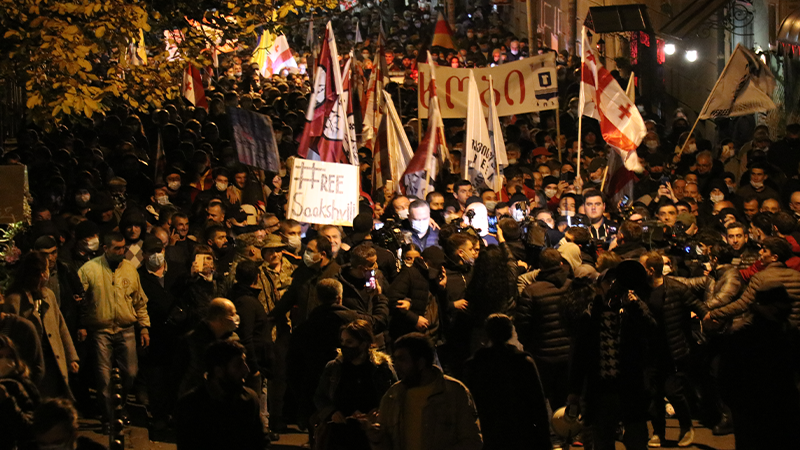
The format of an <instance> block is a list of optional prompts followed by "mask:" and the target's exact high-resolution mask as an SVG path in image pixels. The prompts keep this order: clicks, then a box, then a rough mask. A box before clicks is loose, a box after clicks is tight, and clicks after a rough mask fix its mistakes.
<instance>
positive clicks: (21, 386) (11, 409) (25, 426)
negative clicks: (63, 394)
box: [0, 334, 39, 450]
mask: <svg viewBox="0 0 800 450" xmlns="http://www.w3.org/2000/svg"><path fill="white" fill-rule="evenodd" d="M38 405H39V391H38V389H36V386H35V385H34V384H33V382H32V381H31V380H30V378H29V372H28V366H26V365H25V363H24V362H22V359H20V357H19V354H18V353H17V349H16V347H14V343H13V342H11V339H9V338H8V336H5V335H3V334H0V424H2V428H3V430H2V432H0V450H12V449H15V448H17V446H18V444H21V443H24V442H27V441H29V440H30V439H31V423H32V419H33V410H34V409H36V407H37V406H38Z"/></svg>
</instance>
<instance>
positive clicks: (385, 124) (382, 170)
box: [372, 91, 414, 192]
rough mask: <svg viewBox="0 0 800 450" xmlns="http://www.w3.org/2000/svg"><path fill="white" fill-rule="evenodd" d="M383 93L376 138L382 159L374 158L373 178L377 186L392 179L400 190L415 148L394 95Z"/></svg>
mask: <svg viewBox="0 0 800 450" xmlns="http://www.w3.org/2000/svg"><path fill="white" fill-rule="evenodd" d="M381 95H383V97H384V101H383V109H384V113H383V114H381V126H380V127H379V130H378V138H377V139H376V140H375V150H376V153H378V154H380V159H379V160H378V159H375V160H373V170H374V171H375V173H374V175H373V177H372V179H373V183H374V187H375V188H379V187H381V186H383V185H385V184H386V181H387V180H389V179H391V180H392V181H393V182H394V189H395V190H396V191H397V192H400V180H401V179H402V178H403V173H405V171H406V167H408V163H409V162H411V158H413V157H414V150H413V149H412V148H411V144H410V143H409V142H408V137H407V136H406V133H405V130H403V122H402V121H401V120H400V116H399V115H398V114H397V110H396V109H395V107H394V102H393V101H392V96H391V95H390V94H389V93H388V92H386V91H382V94H381Z"/></svg>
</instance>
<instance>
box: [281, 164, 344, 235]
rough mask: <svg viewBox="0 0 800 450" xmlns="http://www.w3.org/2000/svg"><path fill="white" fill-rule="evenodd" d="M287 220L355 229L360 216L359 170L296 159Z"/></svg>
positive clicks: (341, 165)
mask: <svg viewBox="0 0 800 450" xmlns="http://www.w3.org/2000/svg"><path fill="white" fill-rule="evenodd" d="M291 177H292V180H291V184H290V186H289V205H288V211H287V217H288V218H289V219H295V220H297V221H299V222H303V223H318V224H325V225H327V224H332V225H344V226H352V225H353V219H354V218H355V217H356V215H357V214H358V195H359V191H358V179H359V173H358V166H354V165H352V164H337V163H327V162H322V161H312V160H308V159H301V158H295V160H294V166H293V167H292V175H291Z"/></svg>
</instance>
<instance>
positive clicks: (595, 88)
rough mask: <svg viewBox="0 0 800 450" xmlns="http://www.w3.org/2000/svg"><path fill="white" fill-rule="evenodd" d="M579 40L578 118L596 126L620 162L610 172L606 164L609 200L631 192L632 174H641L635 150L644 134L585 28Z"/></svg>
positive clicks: (632, 107) (635, 112)
mask: <svg viewBox="0 0 800 450" xmlns="http://www.w3.org/2000/svg"><path fill="white" fill-rule="evenodd" d="M581 39H582V41H581V49H582V51H581V92H580V93H581V99H582V101H581V102H579V104H578V107H579V110H580V111H579V114H580V115H585V116H589V117H592V118H594V119H596V120H597V121H599V122H600V131H601V133H602V134H603V139H605V141H606V143H608V144H609V145H611V146H612V147H613V148H614V150H615V152H616V153H617V155H616V156H617V157H618V158H619V160H620V162H621V164H618V167H616V168H614V167H611V161H609V169H608V175H607V176H610V177H611V182H608V183H606V189H607V193H608V194H609V197H611V198H613V197H615V196H617V195H618V194H619V193H620V192H622V191H623V190H627V189H629V188H630V189H632V188H633V183H634V182H635V180H636V177H635V175H634V174H633V172H642V171H643V170H644V169H643V168H642V165H641V163H640V162H639V157H638V156H637V155H636V149H637V148H638V147H639V144H640V143H641V142H642V139H644V136H645V134H647V128H645V126H644V120H642V116H641V115H640V114H639V110H638V109H637V108H636V105H635V104H634V103H633V102H632V101H631V99H630V98H629V97H628V95H627V94H626V93H625V90H623V89H622V86H620V85H619V83H617V80H616V79H614V77H613V76H612V75H611V73H610V72H609V71H608V69H606V68H605V67H603V65H602V64H601V63H600V58H599V56H598V55H597V53H596V52H595V48H594V46H593V45H592V44H591V42H590V41H589V39H588V38H587V36H586V28H585V27H584V28H583V31H582V33H581ZM609 159H610V160H611V159H613V158H611V157H609ZM612 170H613V171H612ZM631 192H632V191H631ZM620 195H621V194H620Z"/></svg>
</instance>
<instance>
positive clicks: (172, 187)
mask: <svg viewBox="0 0 800 450" xmlns="http://www.w3.org/2000/svg"><path fill="white" fill-rule="evenodd" d="M167 187H168V188H169V190H170V191H177V190H178V189H180V188H181V182H180V181H170V182H169V183H167Z"/></svg>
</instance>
